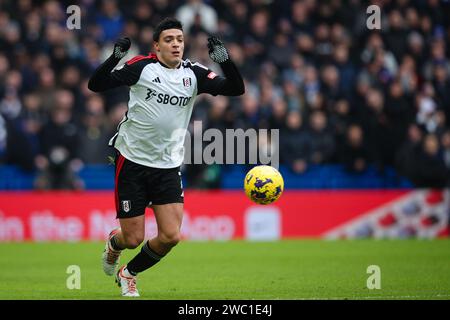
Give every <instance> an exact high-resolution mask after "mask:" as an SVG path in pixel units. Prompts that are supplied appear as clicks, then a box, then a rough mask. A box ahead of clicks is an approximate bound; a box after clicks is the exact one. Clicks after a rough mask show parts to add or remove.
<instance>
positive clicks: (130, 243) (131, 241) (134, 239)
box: [125, 236, 144, 249]
mask: <svg viewBox="0 0 450 320" xmlns="http://www.w3.org/2000/svg"><path fill="white" fill-rule="evenodd" d="M143 241H144V237H140V236H131V237H125V245H126V247H127V249H136V248H137V247H139V245H140V244H141V243H142V242H143Z"/></svg>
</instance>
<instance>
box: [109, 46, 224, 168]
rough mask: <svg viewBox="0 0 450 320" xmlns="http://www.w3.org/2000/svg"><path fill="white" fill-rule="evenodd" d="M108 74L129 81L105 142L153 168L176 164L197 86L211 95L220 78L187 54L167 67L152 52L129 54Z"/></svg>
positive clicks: (181, 148)
mask: <svg viewBox="0 0 450 320" xmlns="http://www.w3.org/2000/svg"><path fill="white" fill-rule="evenodd" d="M112 76H113V77H114V78H115V79H117V80H120V81H122V82H123V83H124V84H127V85H128V86H129V87H130V99H129V101H128V111H127V112H126V114H125V116H124V118H123V120H122V121H121V122H120V124H119V126H118V131H117V133H116V134H115V135H114V137H112V138H111V140H110V142H109V144H110V146H113V147H115V148H116V149H117V150H118V151H119V152H120V153H121V154H122V155H123V156H124V157H125V158H126V159H128V160H130V161H133V162H135V163H138V164H141V165H144V166H148V167H153V168H175V167H178V166H180V165H181V164H182V162H183V159H184V138H185V133H186V130H187V127H188V125H189V120H190V118H191V114H192V109H193V106H194V102H195V98H196V96H197V95H198V94H200V93H203V92H205V93H210V94H213V95H216V94H217V90H218V88H220V86H221V83H222V81H224V80H225V78H223V77H221V76H218V75H216V74H215V73H214V72H213V71H211V70H209V69H208V68H206V67H205V66H202V65H200V64H198V63H191V62H190V61H189V60H183V61H182V63H181V65H180V67H178V68H177V69H170V68H168V67H166V66H164V65H163V64H162V63H161V62H159V61H158V59H157V57H156V55H155V54H150V55H149V56H137V57H135V58H133V59H131V60H129V61H128V62H127V63H126V64H125V65H124V66H123V67H121V68H120V69H116V70H115V71H113V72H112Z"/></svg>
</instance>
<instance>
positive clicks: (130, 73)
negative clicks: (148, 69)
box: [88, 38, 140, 92]
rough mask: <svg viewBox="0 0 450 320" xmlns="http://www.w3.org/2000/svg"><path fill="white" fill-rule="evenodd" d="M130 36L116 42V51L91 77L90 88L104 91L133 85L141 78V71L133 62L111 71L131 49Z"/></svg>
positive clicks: (95, 90)
mask: <svg viewBox="0 0 450 320" xmlns="http://www.w3.org/2000/svg"><path fill="white" fill-rule="evenodd" d="M130 46H131V41H130V39H129V38H121V39H118V40H117V41H116V43H115V44H114V52H113V53H112V54H111V56H110V57H109V58H108V59H106V61H105V62H103V63H102V64H101V65H100V66H99V67H98V68H97V69H96V70H95V71H94V74H93V75H92V76H91V78H90V79H89V83H88V88H89V89H90V90H92V91H94V92H102V91H105V90H109V89H113V88H116V87H119V86H123V85H127V86H131V85H133V84H135V83H136V82H137V81H138V80H139V76H140V72H137V70H135V67H134V66H132V65H131V64H128V63H127V64H125V65H124V66H123V67H122V68H120V69H116V70H114V71H113V72H111V71H112V70H113V69H114V67H115V66H116V65H117V64H118V63H119V61H120V60H121V59H122V58H123V57H124V56H125V55H126V54H127V52H128V49H130Z"/></svg>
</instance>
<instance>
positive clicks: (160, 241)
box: [126, 203, 183, 276]
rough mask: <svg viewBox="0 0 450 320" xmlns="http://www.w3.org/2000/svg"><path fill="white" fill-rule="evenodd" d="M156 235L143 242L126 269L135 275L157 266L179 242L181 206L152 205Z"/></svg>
mask: <svg viewBox="0 0 450 320" xmlns="http://www.w3.org/2000/svg"><path fill="white" fill-rule="evenodd" d="M152 207H153V211H154V213H155V218H156V223H157V225H158V234H157V236H156V237H154V238H153V239H150V240H149V241H147V242H145V243H144V245H143V246H142V249H141V251H140V252H139V253H138V254H137V255H136V256H135V257H134V258H133V259H132V260H131V261H130V262H128V264H127V266H126V269H127V270H128V272H130V274H131V275H134V276H135V275H137V274H138V273H140V272H143V271H145V270H147V269H149V268H151V267H152V266H154V265H155V264H157V263H158V262H159V261H160V260H161V259H162V258H163V257H164V256H165V255H166V254H167V253H168V252H169V251H170V250H171V249H172V248H173V247H174V246H176V245H177V243H178V242H179V241H180V238H181V234H180V228H181V222H182V219H183V204H182V203H171V204H164V205H153V206H152Z"/></svg>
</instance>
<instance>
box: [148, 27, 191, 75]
mask: <svg viewBox="0 0 450 320" xmlns="http://www.w3.org/2000/svg"><path fill="white" fill-rule="evenodd" d="M155 49H156V53H157V55H158V58H159V59H160V60H161V62H163V63H164V64H166V65H167V66H169V67H170V68H176V67H178V65H179V64H180V62H181V59H182V58H183V52H184V36H183V31H181V30H179V29H167V30H164V31H163V32H161V34H160V36H159V40H158V41H157V42H155Z"/></svg>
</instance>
